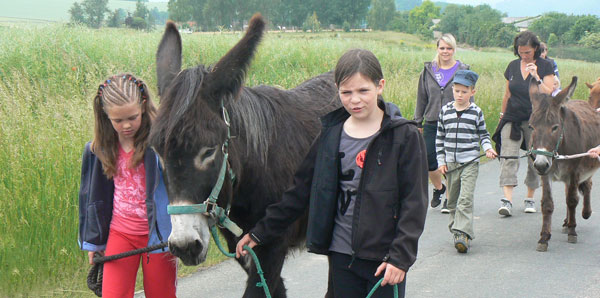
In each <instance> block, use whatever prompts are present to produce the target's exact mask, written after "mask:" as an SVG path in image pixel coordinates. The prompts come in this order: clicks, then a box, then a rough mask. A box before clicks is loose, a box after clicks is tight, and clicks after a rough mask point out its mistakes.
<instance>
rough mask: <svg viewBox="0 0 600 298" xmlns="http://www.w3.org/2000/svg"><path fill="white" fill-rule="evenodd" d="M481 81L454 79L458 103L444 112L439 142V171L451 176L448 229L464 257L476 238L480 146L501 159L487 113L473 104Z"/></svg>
mask: <svg viewBox="0 0 600 298" xmlns="http://www.w3.org/2000/svg"><path fill="white" fill-rule="evenodd" d="M478 77H479V76H478V75H477V74H476V73H475V72H474V71H471V70H459V71H457V72H456V74H455V75H454V84H453V86H452V92H453V94H454V101H453V102H450V103H448V104H447V105H445V106H443V107H442V110H441V111H440V116H439V119H438V127H437V136H436V142H435V149H436V152H437V162H438V166H439V168H438V169H439V170H440V172H441V173H442V174H446V176H447V177H446V180H447V183H448V194H447V198H448V209H449V210H450V224H449V225H448V227H449V228H450V232H451V233H452V234H453V235H454V247H455V248H456V250H457V251H458V252H460V253H466V252H467V251H468V250H469V242H470V240H472V239H474V238H475V234H474V233H473V192H474V191H475V182H476V180H477V175H478V173H479V162H478V161H477V160H476V159H477V158H478V157H479V155H480V153H479V152H480V144H481V147H482V148H483V150H484V151H485V154H486V156H487V157H488V158H490V159H493V158H495V157H496V156H497V155H498V154H497V153H496V151H494V149H493V148H492V142H491V140H490V134H489V133H488V132H487V130H486V128H485V120H484V118H483V112H482V111H481V109H480V108H479V107H478V106H477V105H476V104H475V103H471V102H470V101H469V99H470V98H471V96H473V95H475V83H476V82H477V79H478ZM470 161H474V162H471V163H469V162H470ZM459 167H460V168H459ZM454 169H456V170H455V171H453V170H454Z"/></svg>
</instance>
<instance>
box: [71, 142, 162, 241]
mask: <svg viewBox="0 0 600 298" xmlns="http://www.w3.org/2000/svg"><path fill="white" fill-rule="evenodd" d="M90 144H91V143H87V144H86V145H85V150H84V152H83V158H82V161H81V185H80V188H79V239H78V242H79V247H80V248H81V249H82V250H87V251H102V250H105V249H106V241H107V240H108V230H109V228H110V221H111V219H112V211H113V198H114V190H115V185H114V181H113V179H108V178H107V177H106V175H105V174H104V172H103V170H102V163H101V162H100V160H99V159H98V158H97V157H96V155H95V154H94V153H93V152H92V151H91V149H90ZM144 167H145V169H146V213H147V215H148V231H150V232H149V237H148V246H151V245H155V244H159V243H160V242H163V241H166V240H167V238H168V237H169V235H170V234H171V219H170V217H169V214H168V213H167V205H168V204H169V199H168V197H167V191H166V188H165V184H164V182H163V176H162V169H161V167H160V164H159V162H158V157H157V156H156V154H155V153H154V151H152V149H149V148H148V149H146V153H145V154H144ZM167 250H168V249H166V248H163V249H157V250H155V251H153V253H160V252H165V251H167Z"/></svg>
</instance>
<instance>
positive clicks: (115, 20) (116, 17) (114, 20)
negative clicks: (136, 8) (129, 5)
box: [107, 8, 125, 28]
mask: <svg viewBox="0 0 600 298" xmlns="http://www.w3.org/2000/svg"><path fill="white" fill-rule="evenodd" d="M124 14H125V11H123V9H121V8H119V9H115V10H114V11H113V12H112V13H110V14H109V15H108V21H107V26H108V27H113V28H118V27H121V25H122V24H123V22H124V17H123V15H124Z"/></svg>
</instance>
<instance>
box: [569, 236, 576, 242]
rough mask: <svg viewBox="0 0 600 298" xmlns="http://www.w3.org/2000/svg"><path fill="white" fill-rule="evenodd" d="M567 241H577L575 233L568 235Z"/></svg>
mask: <svg viewBox="0 0 600 298" xmlns="http://www.w3.org/2000/svg"><path fill="white" fill-rule="evenodd" d="M567 241H568V242H569V243H577V235H569V239H568V240H567Z"/></svg>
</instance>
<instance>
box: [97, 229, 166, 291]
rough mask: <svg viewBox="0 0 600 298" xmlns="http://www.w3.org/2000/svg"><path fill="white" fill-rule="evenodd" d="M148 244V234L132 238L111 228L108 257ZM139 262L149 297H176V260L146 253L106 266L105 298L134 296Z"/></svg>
mask: <svg viewBox="0 0 600 298" xmlns="http://www.w3.org/2000/svg"><path fill="white" fill-rule="evenodd" d="M147 245H148V235H129V234H124V233H121V232H118V231H115V230H113V229H111V230H110V232H109V234H108V242H107V243H106V252H105V255H107V256H110V255H115V254H119V253H122V252H126V251H129V250H134V249H139V248H144V247H146V246H147ZM140 260H141V262H142V270H143V272H144V294H145V295H146V297H148V298H153V297H161V298H162V297H167V298H168V297H176V296H175V291H176V287H177V258H175V257H174V256H173V255H171V253H168V252H165V253H144V254H141V255H135V256H131V257H127V258H122V259H118V260H114V261H110V262H106V263H104V274H103V281H102V297H105V298H111V297H115V298H121V297H133V294H134V292H135V279H136V276H137V271H138V268H139V267H140Z"/></svg>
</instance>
